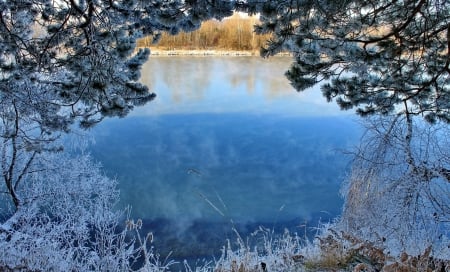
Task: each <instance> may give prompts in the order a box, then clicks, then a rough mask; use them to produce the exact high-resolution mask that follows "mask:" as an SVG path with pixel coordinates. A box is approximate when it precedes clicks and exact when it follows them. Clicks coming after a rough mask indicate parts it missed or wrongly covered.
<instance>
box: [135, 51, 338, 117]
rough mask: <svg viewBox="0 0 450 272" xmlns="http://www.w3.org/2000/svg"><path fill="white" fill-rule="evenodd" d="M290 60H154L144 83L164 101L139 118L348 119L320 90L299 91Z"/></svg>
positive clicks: (145, 70) (140, 111) (147, 66)
mask: <svg viewBox="0 0 450 272" xmlns="http://www.w3.org/2000/svg"><path fill="white" fill-rule="evenodd" d="M290 62H291V59H290V58H289V57H274V58H270V59H262V58H260V57H214V58H211V57H191V56H188V57H176V58H173V57H151V58H150V61H148V62H147V63H146V64H145V65H144V67H143V71H142V75H143V77H142V81H143V82H144V83H145V84H146V85H147V86H149V87H150V88H151V90H152V91H154V92H156V93H157V95H158V97H157V99H156V100H155V101H153V102H152V103H151V104H150V105H149V106H147V107H144V108H138V109H136V110H135V111H134V112H133V115H161V114H173V113H205V112H209V113H211V112H216V113H221V112H251V113H269V114H272V113H274V112H275V113H277V114H282V115H294V116H299V115H302V116H318V115H320V116H323V115H327V116H330V115H342V114H344V113H343V112H342V111H340V110H339V109H338V107H337V106H336V105H334V104H329V103H326V102H325V99H324V98H323V97H322V95H321V93H320V91H318V90H311V91H307V92H303V93H296V92H295V91H294V89H293V88H292V87H291V86H290V84H289V82H288V80H287V79H286V78H285V77H284V72H285V71H286V70H287V68H288V67H289V65H290Z"/></svg>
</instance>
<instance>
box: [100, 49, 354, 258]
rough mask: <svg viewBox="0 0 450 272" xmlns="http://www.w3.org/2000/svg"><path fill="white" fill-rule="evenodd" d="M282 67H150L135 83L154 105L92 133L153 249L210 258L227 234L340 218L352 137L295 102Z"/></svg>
mask: <svg viewBox="0 0 450 272" xmlns="http://www.w3.org/2000/svg"><path fill="white" fill-rule="evenodd" d="M289 62H290V60H289V58H273V59H270V60H269V61H267V60H263V59H260V58H257V57H242V58H232V57H231V58H230V57H217V58H203V57H176V58H167V57H158V58H154V57H152V58H151V59H150V61H149V62H148V63H147V64H146V65H145V67H144V70H143V82H144V83H145V84H147V85H148V86H149V87H150V88H151V89H152V90H153V91H155V92H156V93H157V95H158V97H157V99H156V100H155V101H153V102H151V103H149V104H148V105H147V106H145V107H142V108H137V109H136V110H135V111H134V112H133V113H132V115H131V116H130V117H127V118H124V119H108V120H105V121H104V122H102V123H101V124H99V125H98V126H97V127H96V128H95V129H94V130H93V134H94V136H95V138H96V141H97V144H96V145H94V146H93V147H92V152H93V155H94V156H95V157H96V158H97V159H98V160H100V161H101V162H102V163H103V165H104V167H105V171H106V172H107V173H108V174H109V175H111V176H115V177H117V178H118V180H119V182H120V189H121V196H122V203H123V204H124V205H125V204H130V205H132V207H133V210H132V216H133V217H135V218H142V219H144V222H146V225H145V226H146V227H147V228H148V230H149V231H153V232H154V233H155V236H156V237H157V239H158V240H157V242H156V243H157V246H158V247H160V249H161V248H162V249H164V250H166V251H165V252H169V251H171V250H176V252H174V256H177V257H180V258H181V257H183V256H184V257H185V256H186V254H187V255H189V254H192V252H196V253H198V254H199V255H208V254H209V255H211V254H212V252H214V253H217V250H219V249H220V246H221V245H223V243H224V242H225V239H226V238H231V236H232V235H233V233H232V227H236V228H238V229H239V230H240V231H242V235H243V236H245V235H247V234H248V233H250V232H252V231H254V230H255V229H256V227H257V226H258V225H260V224H265V225H266V226H267V225H268V226H269V227H274V228H276V229H277V230H280V231H282V230H283V228H285V227H288V228H291V230H293V231H302V230H300V229H299V225H300V224H303V223H304V221H305V220H307V221H308V222H315V221H317V220H318V218H324V217H325V218H329V217H333V216H336V215H337V214H339V212H340V209H341V205H342V200H341V199H340V197H339V195H338V190H339V186H340V185H339V184H340V181H341V180H342V179H343V177H344V175H345V168H346V167H347V165H348V162H347V160H346V158H345V157H343V155H342V153H341V152H340V151H341V150H342V149H345V148H347V147H349V146H351V145H352V143H353V142H354V141H355V139H356V138H357V137H358V129H357V128H356V126H355V125H354V124H353V122H352V121H351V120H350V118H348V116H344V115H343V114H342V112H340V111H339V110H338V109H337V108H336V106H334V105H333V104H327V103H325V102H324V99H323V98H322V97H321V96H320V93H318V92H314V91H313V92H307V93H301V94H298V93H296V92H295V91H294V90H293V89H292V88H291V86H290V85H289V83H288V82H287V80H286V78H285V77H284V76H283V73H284V71H285V70H286V68H287V67H288V66H289ZM231 222H233V223H232V224H231ZM312 224H313V225H314V224H315V223H312ZM194 247H195V249H194ZM213 249H214V250H216V251H214V250H213ZM164 250H163V252H164ZM211 250H213V251H211ZM184 257H183V258H184Z"/></svg>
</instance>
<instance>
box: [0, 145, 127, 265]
mask: <svg viewBox="0 0 450 272" xmlns="http://www.w3.org/2000/svg"><path fill="white" fill-rule="evenodd" d="M33 169H34V170H33V171H30V173H28V174H27V176H26V177H24V182H23V183H21V184H20V185H21V186H19V188H17V194H18V195H20V199H21V203H22V204H21V205H20V206H19V207H18V208H17V209H16V210H14V211H13V210H12V209H9V212H10V216H9V218H8V209H5V208H6V207H3V208H4V209H3V211H2V212H3V216H5V217H6V218H8V219H7V220H6V221H4V222H2V223H1V224H0V248H2V250H1V251H0V267H1V268H2V269H3V270H8V269H9V270H13V271H15V270H23V271H26V270H32V271H86V270H92V271H107V270H109V271H111V270H118V271H125V270H127V269H128V267H129V259H130V256H131V255H132V254H133V253H134V247H133V243H132V241H129V242H127V240H126V231H125V224H124V223H123V224H120V223H121V222H124V218H123V213H121V212H118V211H116V210H115V209H114V205H115V204H116V203H117V201H118V197H119V192H118V190H117V189H116V181H115V180H112V179H109V178H107V177H106V176H105V175H103V174H102V172H101V168H100V166H99V165H98V164H95V163H94V162H93V161H92V159H91V158H90V157H89V156H87V155H80V156H76V157H69V156H68V155H65V154H61V153H47V154H45V156H38V157H36V158H35V164H34V166H33ZM3 200H5V199H3ZM5 202H6V201H2V203H5Z"/></svg>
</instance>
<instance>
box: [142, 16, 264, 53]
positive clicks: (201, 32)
mask: <svg viewBox="0 0 450 272" xmlns="http://www.w3.org/2000/svg"><path fill="white" fill-rule="evenodd" d="M258 22H259V20H258V18H257V17H256V16H253V17H242V16H240V15H239V14H235V15H233V16H232V17H229V18H227V19H224V20H222V21H217V20H210V21H206V22H204V23H202V26H201V27H200V29H198V30H197V31H193V32H180V33H178V34H177V35H171V34H169V33H163V34H162V38H161V40H160V41H159V42H158V43H157V44H152V40H153V37H146V38H143V39H141V40H139V41H138V46H140V47H154V48H158V49H161V50H211V49H215V50H236V51H258V50H259V49H260V48H261V47H262V46H263V45H264V44H265V43H266V41H267V40H268V39H269V37H270V35H257V34H256V33H255V32H254V25H256V24H257V23H258Z"/></svg>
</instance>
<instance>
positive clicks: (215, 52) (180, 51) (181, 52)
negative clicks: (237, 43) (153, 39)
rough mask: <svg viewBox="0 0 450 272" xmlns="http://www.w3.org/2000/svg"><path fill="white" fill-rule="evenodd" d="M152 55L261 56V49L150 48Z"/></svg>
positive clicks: (284, 54)
mask: <svg viewBox="0 0 450 272" xmlns="http://www.w3.org/2000/svg"><path fill="white" fill-rule="evenodd" d="M149 49H150V53H151V55H152V56H166V57H171V56H205V57H206V56H211V57H214V56H230V57H253V56H259V51H234V50H200V49H194V50H188V49H174V50H164V49H159V48H149ZM277 56H291V54H289V53H287V52H286V53H279V54H277Z"/></svg>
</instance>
